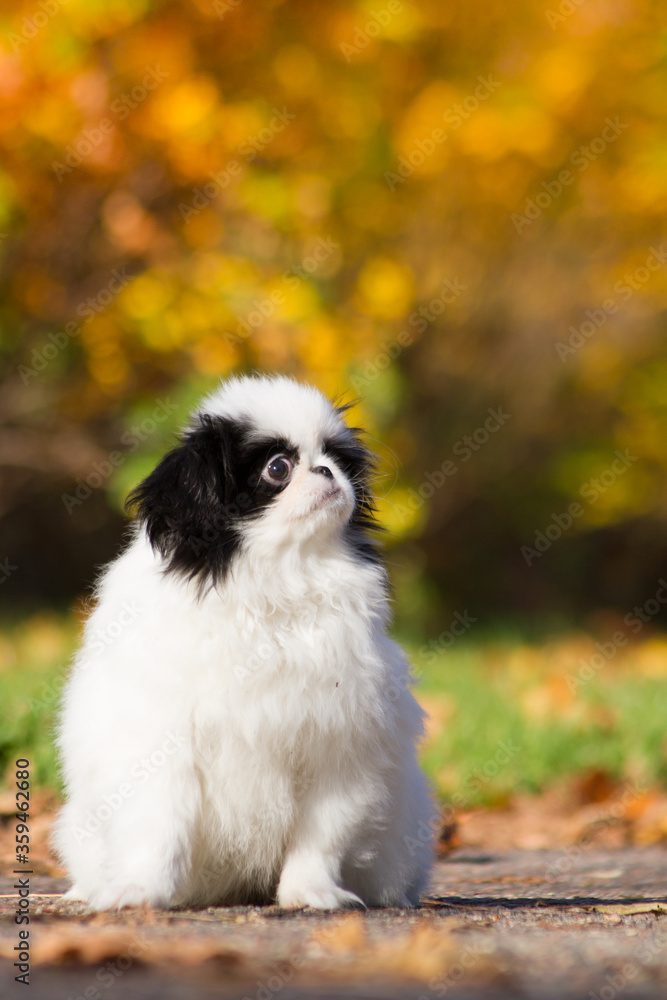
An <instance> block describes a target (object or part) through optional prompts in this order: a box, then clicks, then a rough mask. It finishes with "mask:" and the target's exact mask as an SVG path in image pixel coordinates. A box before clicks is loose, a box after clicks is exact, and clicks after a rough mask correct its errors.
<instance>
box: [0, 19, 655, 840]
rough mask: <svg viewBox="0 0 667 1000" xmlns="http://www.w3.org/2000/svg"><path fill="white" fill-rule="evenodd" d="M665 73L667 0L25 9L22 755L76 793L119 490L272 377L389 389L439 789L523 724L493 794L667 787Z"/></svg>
mask: <svg viewBox="0 0 667 1000" xmlns="http://www.w3.org/2000/svg"><path fill="white" fill-rule="evenodd" d="M666 61H667V33H666V31H665V25H664V12H662V11H661V9H660V8H659V6H658V5H656V4H654V3H651V2H649V0H517V2H516V3H514V4H510V5H508V4H506V3H500V2H495V0H489V2H487V3H485V4H483V5H481V6H479V5H477V6H475V7H472V8H471V7H469V6H466V5H464V4H460V3H455V2H453V0H451V2H449V0H445V2H443V0H369V2H359V0H329V2H327V3H321V4H315V3H312V2H306V0H284V2H279V0H275V2H255V0H181V2H167V0H67V3H64V2H63V3H61V2H60V0H25V2H18V3H16V4H14V5H13V8H12V10H11V11H10V10H7V9H5V10H4V11H3V12H2V14H0V97H1V101H2V105H1V109H0V148H1V151H2V156H1V166H0V259H1V275H0V282H1V303H0V322H1V328H0V330H1V339H0V345H1V351H2V376H1V378H2V383H1V387H0V420H1V422H2V431H1V437H0V466H1V470H0V471H1V476H2V492H1V519H0V561H1V562H0V599H1V600H2V602H3V607H4V609H5V618H4V620H5V629H4V633H3V638H2V653H3V657H4V661H3V662H4V668H3V672H2V673H0V676H1V677H4V678H5V681H3V682H2V683H5V684H6V692H5V693H6V699H5V705H6V718H5V720H4V722H3V726H4V729H3V732H4V735H3V737H2V740H3V742H2V746H3V747H4V750H3V753H5V754H6V756H7V759H9V756H8V755H10V754H11V753H13V748H14V747H15V746H17V745H19V744H20V743H21V741H24V742H25V741H28V742H30V741H33V742H36V743H39V745H40V746H41V747H42V749H41V750H40V751H39V753H38V759H39V760H40V761H41V763H40V765H39V766H40V767H41V768H42V771H41V772H40V773H41V774H43V776H44V779H45V780H47V779H48V780H53V781H55V778H54V777H53V775H54V772H53V767H52V761H51V758H50V757H49V753H50V751H49V750H48V749H47V747H48V733H49V727H50V724H51V720H52V717H53V711H54V708H55V705H56V704H57V697H58V692H59V688H60V686H61V678H62V676H63V673H64V670H65V664H66V661H67V656H68V655H69V649H70V648H71V644H72V642H73V641H74V634H75V631H76V628H77V624H76V623H77V620H78V618H80V617H81V612H82V610H83V612H85V604H86V600H87V597H86V595H89V594H90V588H91V585H92V582H93V580H94V577H95V574H96V570H97V567H98V566H99V565H100V564H101V563H103V562H105V561H106V560H108V559H109V558H111V557H112V556H113V555H114V554H115V553H116V552H117V551H118V548H119V545H120V543H121V539H122V534H123V524H124V520H123V517H122V502H123V498H124V496H125V495H126V493H127V491H128V490H129V488H130V487H131V486H132V485H134V484H135V483H136V482H137V481H138V479H139V478H141V476H142V475H144V474H145V473H146V472H147V471H148V470H149V469H150V467H151V466H152V465H153V464H154V462H155V461H156V459H157V458H158V457H159V456H160V455H161V454H162V453H163V452H164V451H165V450H166V449H167V448H168V447H169V446H170V445H171V444H172V443H173V441H174V440H175V437H176V435H177V432H178V429H179V427H180V426H182V425H183V424H184V423H185V422H186V421H187V418H188V414H189V412H190V410H191V408H192V406H193V405H194V403H195V402H196V400H197V399H198V397H199V396H200V395H201V394H202V393H203V392H205V391H207V390H208V389H210V388H211V387H212V386H213V385H214V384H215V383H216V381H217V380H218V379H219V378H220V377H224V376H225V375H227V374H229V373H231V372H238V371H247V370H255V369H258V370H261V371H267V370H268V371H280V372H286V373H291V374H294V375H296V376H297V377H299V378H302V379H305V380H308V381H310V382H313V383H315V384H316V385H318V386H319V387H320V388H322V389H323V390H324V391H326V392H327V393H329V394H332V395H333V394H342V395H343V396H344V398H353V397H358V398H359V399H360V402H359V404H358V406H357V408H356V409H355V410H353V411H352V413H353V417H354V420H355V422H356V423H360V424H362V425H364V426H365V427H367V428H368V432H369V436H370V439H371V442H372V446H373V447H374V448H375V449H376V450H377V451H378V453H379V455H380V459H381V461H380V468H379V470H378V478H377V484H376V486H377V492H378V495H379V498H380V499H379V507H380V516H381V519H382V521H383V523H384V524H385V526H386V527H387V529H388V534H387V557H388V562H389V565H390V571H391V574H392V580H393V583H394V586H395V591H396V614H397V628H398V631H399V634H400V635H401V636H402V637H403V638H404V639H405V640H406V641H407V642H408V643H409V644H411V646H412V648H413V651H414V656H415V662H416V670H417V672H418V673H419V674H421V675H422V677H423V679H424V683H425V695H424V698H425V701H428V700H429V699H430V702H429V705H430V709H431V719H432V726H433V732H434V733H435V734H436V735H435V736H434V737H433V741H432V743H431V745H430V749H429V754H430V756H429V766H430V768H431V770H432V773H433V774H434V775H436V776H437V780H438V782H439V786H440V787H441V789H443V790H444V792H447V793H452V794H453V793H456V792H457V791H458V792H461V789H465V788H466V786H465V781H464V779H465V777H466V771H465V767H466V766H467V765H465V764H461V762H460V759H459V758H460V757H461V756H463V757H468V760H469V754H470V753H471V752H472V750H471V748H472V747H474V748H475V750H474V752H475V753H476V754H477V755H478V758H479V759H480V760H481V761H482V762H484V761H488V760H491V759H495V757H494V753H495V751H494V747H495V746H496V741H497V740H499V739H501V738H504V736H506V735H507V733H508V732H509V731H510V730H511V731H512V732H513V733H514V734H515V735H516V734H517V733H519V732H520V733H522V734H523V736H522V741H520V742H522V746H523V748H524V752H523V753H522V754H517V755H516V756H513V757H512V758H511V763H508V764H503V766H502V767H500V768H499V769H497V771H498V770H499V772H500V775H499V776H498V774H495V775H490V776H487V779H488V783H487V785H486V786H484V788H486V789H487V790H488V788H491V787H493V788H496V789H498V788H501V790H502V788H505V789H507V788H512V787H515V786H516V784H517V783H521V782H524V783H527V786H528V787H531V788H533V789H534V788H538V787H542V786H543V785H544V783H545V782H548V781H549V780H550V779H551V778H552V777H553V776H554V775H555V774H558V773H560V772H559V769H565V770H568V771H571V772H573V773H574V772H577V773H578V772H579V771H582V770H585V769H586V768H589V769H591V768H592V769H598V770H600V769H601V770H602V771H604V773H605V774H609V775H612V776H613V778H614V780H617V781H618V780H622V779H623V780H630V779H632V780H637V781H640V782H645V783H646V782H648V783H651V784H652V785H655V784H656V783H657V784H660V783H661V782H663V781H664V779H665V777H666V774H667V772H666V771H665V765H664V753H665V744H664V736H663V724H662V720H663V719H664V708H665V705H666V698H667V694H666V689H665V676H666V675H667V666H666V664H667V659H666V657H667V642H665V640H664V639H663V638H662V633H661V631H660V629H661V627H662V626H664V623H665V621H666V617H665V609H667V586H663V584H662V583H661V580H662V579H663V577H664V576H666V575H667V561H666V556H667V479H666V475H665V473H666V471H667V448H666V447H665V441H666V438H667V356H666V354H665V329H666V325H667V230H666V221H667V131H666V125H667V120H666V119H667V101H666V99H665V98H666V89H665V65H666ZM663 241H664V242H663ZM2 560H4V561H2ZM77 616H78V617H77ZM614 636H616V638H614ZM619 636H622V638H619ZM429 643H430V644H431V645H429ZM596 643H598V645H597V646H596ZM605 644H606V645H605ZM601 648H602V651H601ZM605 650H606V653H605ZM610 650H611V652H610ZM600 656H601V657H602V660H601V665H600V664H598V660H597V659H596V657H598V658H599V657H600ZM596 664H598V665H596ZM584 668H586V669H587V670H588V672H589V673H590V677H588V676H587V677H586V678H585V683H584V682H582V684H577V683H576V681H577V679H579V680H581V679H582V678H581V677H580V676H579V673H578V672H580V671H582V670H584ZM591 671H592V673H591ZM18 675H22V677H23V681H22V683H21V685H20V686H17V685H16V682H15V678H16V677H17V676H18ZM28 677H30V678H33V679H34V680H32V681H28V680H27V679H26V678H28ZM572 678H574V681H573V680H572ZM31 685H32V687H31ZM457 685H458V686H459V687H457ZM466 685H467V686H466ZM459 688H460V689H459ZM40 692H41V693H40ZM494 699H495V700H494ZM633 699H634V700H633ZM485 713H486V714H485ZM476 719H477V721H475V720H476ZM479 720H482V721H479ZM457 727H458V728H457ZM526 727H527V728H526ZM547 730H548V738H547V737H544V740H543V735H544V733H545V732H547ZM452 733H453V734H454V735H453V736H452V735H451V734H452ZM531 733H533V735H534V738H535V740H537V741H538V743H539V747H538V746H537V744H535V747H534V748H533V749H532V750H531V749H530V747H531V746H532V744H531V743H530V740H531V739H532V738H533V737H532V736H530V734H531ZM457 734H458V735H457ZM438 740H439V741H440V742H438ZM457 740H460V741H462V742H460V743H457V742H456V741H457ZM40 741H41V742H40ZM540 741H542V742H540ZM545 741H546V742H545ZM480 747H481V749H480ZM526 748H528V750H526ZM457 754H458V757H457ZM480 754H481V757H479V755H480ZM448 755H449V756H450V757H451V756H452V755H453V756H454V757H455V758H457V759H458V763H457V764H456V766H454V765H452V764H451V763H447V758H448ZM528 761H530V762H531V763H530V766H529V765H528V763H527V762H528ZM535 761H537V762H538V764H537V765H535V767H533V764H534V762H535ZM538 765H539V766H538ZM531 768H533V770H531ZM478 784H479V783H478ZM600 787H601V788H602V789H603V791H604V789H605V788H607V786H605V785H604V782H602V785H601V786H600ZM484 788H482V786H481V784H479V787H478V786H475V785H474V783H473V784H472V785H471V784H470V783H469V786H468V787H467V789H466V790H465V794H464V798H466V800H467V799H468V798H470V797H471V796H472V797H473V798H474V797H475V795H477V794H478V793H479V794H481V792H480V789H481V791H484ZM462 794H463V793H462ZM596 794H597V793H596ZM666 829H667V828H666Z"/></svg>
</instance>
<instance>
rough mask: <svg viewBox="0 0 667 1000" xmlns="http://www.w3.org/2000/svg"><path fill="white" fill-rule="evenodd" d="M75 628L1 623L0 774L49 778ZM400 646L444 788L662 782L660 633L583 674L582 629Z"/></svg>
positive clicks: (663, 652)
mask: <svg viewBox="0 0 667 1000" xmlns="http://www.w3.org/2000/svg"><path fill="white" fill-rule="evenodd" d="M76 635H77V626H76V623H75V622H74V620H73V619H71V618H58V617H57V616H55V615H43V616H37V617H32V618H30V619H26V620H23V621H19V622H16V623H12V624H6V625H5V626H4V627H3V628H0V775H5V776H7V775H8V774H9V772H10V770H11V768H12V766H13V764H14V761H15V760H16V758H17V757H19V756H26V757H28V758H29V759H30V761H31V771H32V780H33V783H34V784H35V785H36V786H37V785H44V786H48V787H50V788H55V789H59V781H58V774H57V767H56V760H55V753H54V749H53V730H54V722H55V717H56V711H57V706H58V701H59V698H60V693H61V689H62V684H63V680H64V678H65V676H66V671H67V665H68V662H69V660H70V658H71V655H72V652H73V650H74V648H75V644H76ZM420 648H421V650H422V651H421V652H420ZM408 652H409V653H410V656H411V660H412V662H413V664H414V665H415V672H416V674H417V676H418V678H419V684H418V687H417V694H418V697H419V698H420V699H421V700H422V702H423V703H424V705H425V706H426V708H427V709H428V711H429V713H430V716H431V723H430V735H429V739H428V740H427V742H426V743H425V745H424V749H423V761H424V766H425V768H426V770H427V771H428V773H429V775H430V776H431V778H432V780H433V782H434V784H435V785H436V787H437V789H438V791H439V793H440V794H441V795H442V797H443V798H444V799H446V800H453V801H454V803H455V804H456V805H475V804H479V803H493V802H499V801H503V800H504V799H505V798H507V797H508V796H509V795H510V794H511V793H512V792H513V791H515V790H523V791H528V792H537V791H539V790H540V789H542V788H544V787H546V786H548V785H550V784H552V783H553V782H554V781H557V780H559V779H563V778H567V777H570V776H573V775H577V774H581V773H583V772H587V771H590V770H597V769H601V770H603V771H605V772H606V773H607V774H608V775H609V776H610V777H612V778H615V779H618V780H619V781H626V780H627V781H631V782H633V783H636V784H638V785H640V786H643V785H646V786H653V785H662V786H665V785H667V762H666V758H667V754H666V753H665V750H666V749H667V736H666V734H665V708H667V640H666V639H663V638H660V637H655V636H654V637H653V638H651V639H647V640H645V641H643V642H642V643H640V644H636V645H632V646H631V645H628V646H626V647H624V648H622V649H620V650H619V651H618V652H616V653H615V654H614V656H612V658H611V659H610V660H609V661H608V662H607V661H606V660H605V661H604V663H603V664H602V665H601V666H600V667H599V669H597V670H596V671H594V672H593V676H592V677H591V679H589V680H587V681H585V682H584V683H577V681H578V679H579V677H578V672H579V670H580V669H581V666H582V663H590V661H591V657H594V656H595V653H596V650H595V646H594V640H593V639H592V638H591V637H589V636H586V635H581V634H579V635H574V634H565V635H563V636H561V637H559V638H557V639H554V640H553V641H551V642H544V643H541V644H534V645H528V644H526V643H525V642H522V641H521V640H520V639H519V638H517V637H513V638H487V639H484V640H481V641H479V640H478V641H473V640H472V638H463V639H461V640H459V641H458V642H457V643H456V644H455V645H454V646H453V647H452V648H451V649H450V650H448V651H444V652H441V653H438V654H437V656H433V655H429V654H428V653H427V651H426V650H425V649H424V647H411V646H410V645H408ZM429 661H432V662H429ZM589 672H590V671H589ZM568 678H569V681H568Z"/></svg>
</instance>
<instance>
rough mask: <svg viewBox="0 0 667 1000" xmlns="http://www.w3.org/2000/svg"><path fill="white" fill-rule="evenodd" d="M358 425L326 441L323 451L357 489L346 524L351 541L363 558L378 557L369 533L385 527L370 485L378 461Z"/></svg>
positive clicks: (382, 529)
mask: <svg viewBox="0 0 667 1000" xmlns="http://www.w3.org/2000/svg"><path fill="white" fill-rule="evenodd" d="M361 433H362V431H361V429H360V428H359V427H350V428H348V429H347V433H345V434H344V435H341V436H340V437H335V438H329V439H328V440H326V441H325V442H324V453H325V454H326V455H330V456H331V457H332V458H333V459H334V461H335V462H336V463H337V465H338V466H339V467H340V468H341V469H342V470H343V472H344V473H345V475H346V476H347V478H348V479H349V481H350V483H351V484H352V488H353V490H354V495H355V505H354V511H353V513H352V517H351V518H350V521H349V523H348V526H347V535H348V541H349V542H350V543H351V544H352V546H353V547H354V549H355V551H356V552H357V554H358V555H359V556H361V557H362V558H363V559H370V560H372V561H374V562H377V561H379V558H380V557H379V555H378V552H377V549H376V548H375V546H374V545H373V543H372V542H371V541H369V539H368V537H367V533H368V532H369V531H384V528H383V527H382V526H381V525H380V524H378V522H377V519H376V512H377V507H376V505H375V501H374V499H373V494H372V493H371V487H370V477H371V474H372V472H373V469H374V468H375V465H376V459H375V456H374V455H373V453H372V452H371V451H369V450H368V448H367V447H366V446H365V445H364V444H363V443H362V441H361V440H360V438H359V435H360V434H361Z"/></svg>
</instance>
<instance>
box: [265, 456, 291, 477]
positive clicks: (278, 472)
mask: <svg viewBox="0 0 667 1000" xmlns="http://www.w3.org/2000/svg"><path fill="white" fill-rule="evenodd" d="M293 471H294V462H293V461H292V459H291V458H289V456H288V455H274V456H273V458H270V459H269V461H268V462H267V464H266V466H265V467H264V472H263V473H262V475H263V476H264V478H265V479H268V480H269V482H271V483H286V482H287V480H288V479H289V477H290V476H291V475H292V472H293Z"/></svg>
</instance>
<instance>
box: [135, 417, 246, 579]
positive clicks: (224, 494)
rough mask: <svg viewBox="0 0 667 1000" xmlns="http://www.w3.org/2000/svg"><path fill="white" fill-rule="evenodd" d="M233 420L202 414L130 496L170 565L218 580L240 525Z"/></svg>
mask: <svg viewBox="0 0 667 1000" xmlns="http://www.w3.org/2000/svg"><path fill="white" fill-rule="evenodd" d="M234 433H235V428H234V425H233V422H232V421H230V420H225V419H224V418H222V417H211V416H208V415H200V416H199V418H198V421H197V423H196V424H195V425H194V426H193V427H192V428H190V429H189V430H188V431H187V432H186V434H185V436H184V438H183V441H182V443H181V444H180V445H179V446H178V447H176V448H174V449H173V450H172V451H170V452H169V453H168V454H167V455H165V457H164V458H163V459H162V461H161V462H160V463H159V464H158V465H157V466H156V468H155V469H154V470H153V472H151V474H150V475H149V476H148V477H147V478H146V479H144V481H143V482H142V483H140V484H139V485H138V486H137V487H135V489H134V490H132V492H131V493H130V495H129V496H128V498H127V501H126V504H125V507H126V510H127V511H128V513H130V514H135V515H136V517H137V518H138V520H139V521H140V522H141V523H142V524H143V525H144V527H145V529H146V534H147V536H148V539H149V541H150V543H151V545H152V546H153V548H154V549H155V551H156V552H159V553H160V555H161V556H162V557H163V558H164V559H165V561H166V563H167V567H166V568H167V569H168V570H169V571H173V572H176V573H180V574H182V575H183V576H185V577H186V578H187V579H192V578H193V577H198V578H199V581H200V583H202V584H204V583H206V582H208V581H210V582H212V583H214V584H215V583H217V582H218V581H219V580H222V579H223V578H224V576H225V574H226V572H227V570H228V569H229V565H230V562H231V559H232V557H233V555H234V552H235V551H236V549H237V548H238V546H239V544H240V533H239V531H238V528H237V526H235V525H236V518H235V513H236V506H235V500H236V497H235V493H236V484H235V477H234V470H233V456H234Z"/></svg>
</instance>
